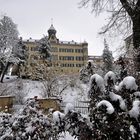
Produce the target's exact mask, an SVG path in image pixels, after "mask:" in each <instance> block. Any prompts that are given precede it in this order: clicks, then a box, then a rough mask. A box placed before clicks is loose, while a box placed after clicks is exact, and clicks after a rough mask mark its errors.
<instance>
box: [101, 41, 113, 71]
mask: <svg viewBox="0 0 140 140" xmlns="http://www.w3.org/2000/svg"><path fill="white" fill-rule="evenodd" d="M102 57H103V62H104V64H103V71H104V73H107V72H108V71H112V69H113V56H112V52H111V51H110V50H109V47H108V44H107V42H106V40H105V39H104V50H103V54H102Z"/></svg>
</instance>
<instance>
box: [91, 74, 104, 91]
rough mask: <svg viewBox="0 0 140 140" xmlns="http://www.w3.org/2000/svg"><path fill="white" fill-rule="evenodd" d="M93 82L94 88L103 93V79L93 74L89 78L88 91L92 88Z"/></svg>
mask: <svg viewBox="0 0 140 140" xmlns="http://www.w3.org/2000/svg"><path fill="white" fill-rule="evenodd" d="M94 82H96V86H97V87H98V88H99V89H100V91H102V92H103V91H105V86H104V79H103V78H102V77H101V76H100V75H98V74H94V75H92V76H91V78H90V89H91V88H92V86H93V83H94Z"/></svg>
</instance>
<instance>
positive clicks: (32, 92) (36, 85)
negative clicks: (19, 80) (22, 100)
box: [23, 80, 43, 99]
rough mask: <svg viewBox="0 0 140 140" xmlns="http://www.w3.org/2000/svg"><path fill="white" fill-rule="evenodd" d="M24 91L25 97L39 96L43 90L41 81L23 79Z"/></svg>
mask: <svg viewBox="0 0 140 140" xmlns="http://www.w3.org/2000/svg"><path fill="white" fill-rule="evenodd" d="M23 84H24V92H25V93H27V96H26V99H27V98H34V97H35V96H38V98H41V97H42V96H41V93H42V92H43V88H42V86H43V85H42V83H41V82H40V81H31V80H23Z"/></svg>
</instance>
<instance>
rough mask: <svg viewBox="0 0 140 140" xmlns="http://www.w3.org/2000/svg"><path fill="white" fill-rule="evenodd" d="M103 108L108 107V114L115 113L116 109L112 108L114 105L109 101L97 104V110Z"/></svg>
mask: <svg viewBox="0 0 140 140" xmlns="http://www.w3.org/2000/svg"><path fill="white" fill-rule="evenodd" d="M101 106H105V107H106V111H107V113H108V114H112V113H114V107H113V106H112V104H111V103H110V102H109V101H107V100H102V101H101V102H99V103H98V104H97V108H100V107H101Z"/></svg>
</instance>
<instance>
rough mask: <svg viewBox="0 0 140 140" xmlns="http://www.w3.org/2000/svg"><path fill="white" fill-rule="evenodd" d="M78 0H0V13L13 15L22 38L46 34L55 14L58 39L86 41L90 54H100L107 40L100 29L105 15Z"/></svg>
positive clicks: (36, 37)
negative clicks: (100, 14) (95, 11)
mask: <svg viewBox="0 0 140 140" xmlns="http://www.w3.org/2000/svg"><path fill="white" fill-rule="evenodd" d="M78 2H80V0H0V13H1V14H6V15H7V16H9V17H11V18H12V19H13V21H14V23H16V24H17V25H18V30H19V33H20V36H22V37H23V39H28V38H29V37H32V38H33V39H40V38H41V37H43V35H47V30H48V29H49V27H50V25H51V19H52V18H53V25H54V27H55V29H56V30H57V34H56V36H57V38H58V39H60V40H63V41H71V40H74V41H76V42H83V41H87V42H88V44H89V45H88V47H89V48H88V50H89V55H101V54H102V51H103V48H104V44H103V37H101V36H99V35H98V32H99V30H100V28H101V27H102V26H103V25H104V23H105V19H104V18H105V17H104V16H100V17H98V18H97V17H95V16H94V14H91V12H90V8H80V9H79V8H78ZM109 45H110V44H109ZM114 49H115V48H114V47H110V50H112V51H113V50H114Z"/></svg>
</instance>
